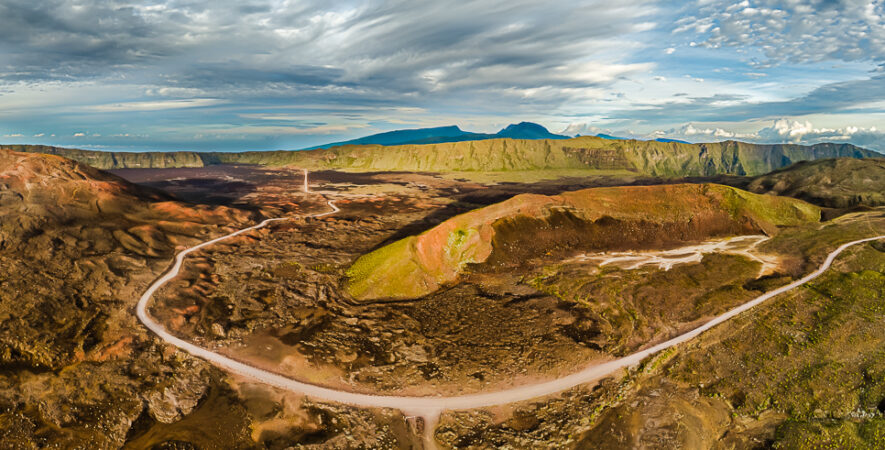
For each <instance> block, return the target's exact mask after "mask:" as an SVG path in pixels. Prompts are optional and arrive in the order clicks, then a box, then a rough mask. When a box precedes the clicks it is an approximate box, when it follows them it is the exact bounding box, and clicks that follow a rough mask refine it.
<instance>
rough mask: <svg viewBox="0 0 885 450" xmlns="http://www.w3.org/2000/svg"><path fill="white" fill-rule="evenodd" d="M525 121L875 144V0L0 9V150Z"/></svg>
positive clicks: (883, 54) (703, 137)
mask: <svg viewBox="0 0 885 450" xmlns="http://www.w3.org/2000/svg"><path fill="white" fill-rule="evenodd" d="M522 120H528V121H534V122H538V123H541V124H542V125H545V126H547V127H548V128H550V129H551V130H552V131H555V132H566V133H568V134H579V133H580V134H595V133H599V132H607V133H612V134H617V135H623V136H631V137H640V138H653V137H658V136H666V137H673V138H682V139H687V140H690V141H695V142H701V141H719V140H725V139H739V140H745V141H755V142H799V143H811V142H821V141H835V142H852V143H855V144H858V145H862V146H865V147H868V148H873V149H877V150H881V151H885V139H883V138H885V0H874V1H868V0H844V1H839V0H804V1H803V0H783V1H775V0H756V1H746V0H745V1H742V2H735V1H733V0H730V1H723V0H698V1H693V2H691V1H676V2H659V1H646V0H619V1H617V2H610V1H601V0H600V1H595V0H590V1H584V0H563V1H559V0H545V1H537V0H535V1H523V0H479V1H464V2H440V1H424V0H392V1H377V0H373V1H338V2H329V1H318V0H303V1H294V0H282V1H278V0H235V1H234V0H213V1H209V0H171V1H164V0H147V1H132V2H125V1H104V0H43V1H39V2H35V1H33V0H3V1H2V2H0V143H40V144H49V145H62V146H72V147H80V148H97V149H115V150H150V149H156V150H169V149H194V150H259V149H295V148H303V147H306V146H310V145H315V144H320V143H325V142H330V141H335V140H341V139H346V138H352V137H357V136H362V135H366V134H371V133H376V132H381V131H388V130H393V129H401V128H416V127H425V126H439V125H450V124H456V125H460V126H461V127H462V128H464V129H467V130H470V131H484V132H494V131H497V130H498V129H500V128H502V127H503V126H505V125H507V124H508V123H512V122H517V121H522Z"/></svg>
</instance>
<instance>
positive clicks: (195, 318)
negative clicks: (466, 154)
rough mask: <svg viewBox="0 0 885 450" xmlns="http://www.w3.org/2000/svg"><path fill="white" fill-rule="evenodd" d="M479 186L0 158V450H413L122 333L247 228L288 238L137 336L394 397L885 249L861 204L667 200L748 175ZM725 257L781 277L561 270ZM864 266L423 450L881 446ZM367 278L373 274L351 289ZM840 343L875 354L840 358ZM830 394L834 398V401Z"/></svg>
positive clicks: (841, 267)
mask: <svg viewBox="0 0 885 450" xmlns="http://www.w3.org/2000/svg"><path fill="white" fill-rule="evenodd" d="M599 157H600V158H603V157H604V158H608V159H606V161H609V160H610V159H612V158H614V156H613V155H608V156H606V155H601V156H599ZM609 162H610V164H620V163H619V162H618V161H615V160H611V161H609ZM600 164H601V163H600ZM121 177H122V178H121ZM471 178H472V180H471V179H468V178H462V177H459V176H449V175H439V174H434V173H405V172H361V173H349V172H338V171H332V170H327V171H318V172H311V174H310V183H311V188H312V191H313V192H312V193H304V192H302V191H301V187H302V181H303V174H302V172H301V171H300V170H298V169H296V168H285V167H280V168H269V167H261V166H249V165H212V166H208V167H202V168H172V169H121V170H118V171H114V175H111V174H109V173H106V172H101V171H97V170H95V169H91V168H89V167H87V166H83V165H81V164H78V163H74V162H72V161H69V160H65V159H63V158H60V157H56V156H46V155H39V154H27V155H26V154H19V153H14V152H6V151H3V152H0V217H2V218H3V220H2V224H0V274H2V276H0V322H2V328H0V330H2V331H0V346H2V347H0V442H2V443H4V444H5V443H12V445H11V447H14V448H29V447H30V448H37V447H82V448H117V447H129V448H293V447H294V448H419V447H420V446H421V444H420V440H421V439H420V436H418V435H417V434H416V433H415V429H414V428H413V423H412V422H410V421H408V420H407V418H405V417H403V415H402V414H401V413H400V412H398V411H392V410H364V409H358V408H352V407H346V406H341V405H332V404H324V403H318V402H315V401H311V400H310V399H306V398H303V397H302V396H299V395H297V394H295V393H290V392H284V391H280V390H278V389H276V388H272V387H268V386H266V385H263V384H260V383H256V382H253V381H250V380H247V379H241V378H238V377H233V376H230V375H228V374H226V373H224V372H223V371H220V370H218V369H216V368H214V367H212V366H211V365H209V364H207V363H205V362H203V361H202V360H200V359H196V358H193V357H191V356H189V355H187V354H186V353H183V352H180V351H177V350H176V349H175V348H174V347H171V346H168V345H164V344H162V343H160V342H159V341H157V340H156V339H155V338H154V337H152V336H151V335H150V334H149V333H148V332H147V331H145V329H144V328H143V327H142V326H141V325H140V324H139V323H138V322H137V320H136V319H135V317H134V314H133V310H134V306H135V302H136V299H137V298H138V297H139V296H140V294H141V292H142V291H143V290H144V289H145V288H146V287H147V285H148V284H149V283H150V281H152V280H153V279H154V278H156V277H157V276H159V275H160V274H161V273H162V272H163V270H164V269H165V268H166V267H168V265H169V262H170V261H171V259H172V257H173V255H174V253H175V252H176V251H178V250H180V249H182V248H184V247H186V246H189V245H193V244H195V243H197V242H201V241H205V240H208V239H211V238H212V237H215V236H219V235H222V234H225V233H226V232H230V231H232V230H234V229H238V228H243V227H245V226H248V225H251V224H254V223H255V222H257V221H259V220H260V219H262V218H266V217H281V216H282V217H292V218H293V220H291V221H286V222H281V223H277V224H274V225H271V226H270V227H267V228H263V229H260V230H257V231H254V232H251V233H248V234H245V235H241V236H239V237H236V238H233V239H229V240H226V241H223V242H221V243H219V244H216V245H214V246H212V247H209V248H207V249H205V250H202V251H200V252H199V253H196V254H194V255H193V256H192V257H188V260H187V263H186V266H185V268H184V269H183V270H182V272H181V275H180V276H179V277H178V278H176V279H175V280H174V281H173V282H171V283H169V284H168V285H166V286H165V287H164V288H163V289H161V291H160V292H159V293H158V296H157V299H156V300H155V301H154V303H153V304H152V306H151V308H150V312H151V314H152V315H153V316H154V317H156V318H157V319H158V320H159V321H160V322H162V323H163V324H164V326H166V327H167V328H168V329H169V330H170V331H171V332H173V333H174V334H176V335H178V336H180V337H182V338H185V339H187V340H189V341H192V342H195V343H197V344H199V345H201V346H203V347H205V348H209V349H212V350H213V351H216V352H218V353H223V354H226V355H229V356H232V357H234V358H235V359H238V360H242V361H246V362H249V363H251V364H253V365H255V366H258V367H261V368H264V369H268V370H271V371H274V372H278V373H281V374H284V375H288V376H291V377H293V378H296V379H299V380H302V381H307V382H311V383H315V384H320V385H324V386H331V387H336V388H340V389H344V390H350V391H357V392H384V393H397V394H403V395H426V394H454V393H464V392H479V391H487V390H496V389H501V388H504V387H507V386H512V385H519V384H525V383H530V382H534V381H538V380H543V379H549V378H554V377H557V376H561V375H564V374H568V373H572V372H574V371H576V370H578V369H579V368H581V367H584V366H586V365H587V364H589V363H592V362H594V361H603V360H607V359H611V358H613V357H617V356H623V355H626V354H629V353H631V352H633V351H636V350H638V349H641V348H644V347H647V346H649V345H650V344H651V343H655V342H661V341H663V340H666V339H668V338H669V337H672V336H675V335H678V334H680V333H682V332H684V331H686V330H688V329H691V328H693V327H694V326H696V325H697V324H699V323H702V322H704V321H705V320H707V319H709V318H710V317H713V316H715V315H716V314H719V313H721V312H722V311H725V310H727V309H728V308H730V307H733V306H736V305H738V304H740V303H742V302H744V301H746V300H749V299H751V298H753V297H755V296H757V295H759V294H760V293H762V292H764V291H767V290H769V289H772V288H773V287H777V286H780V285H784V284H787V283H789V282H790V281H792V280H794V279H796V278H799V277H801V276H802V275H803V274H805V273H807V272H808V271H810V270H811V269H812V268H813V267H816V265H817V264H819V263H820V260H821V258H822V257H823V256H824V255H826V253H828V252H829V251H831V250H832V249H833V248H834V247H835V246H836V245H838V243H841V242H846V241H848V240H851V239H856V238H859V237H866V236H869V235H872V234H875V233H879V234H882V232H883V230H885V215H883V214H882V211H881V210H880V209H878V210H877V209H873V208H870V207H867V210H866V211H861V212H854V213H851V214H847V215H843V216H841V217H839V218H838V219H836V220H835V221H830V222H825V223H822V222H820V220H821V219H820V217H821V216H820V210H819V209H818V208H817V207H815V206H812V205H810V204H808V203H805V202H802V201H797V200H793V199H790V198H785V197H775V196H771V195H764V196H757V195H754V194H750V193H747V192H744V191H741V190H738V189H734V188H730V187H726V186H722V185H718V184H684V182H686V181H690V182H692V183H695V182H709V181H719V182H728V184H732V185H738V186H746V185H747V184H748V183H750V182H751V181H752V180H750V179H747V178H725V179H723V178H717V179H710V178H705V179H692V180H685V179H661V178H652V177H646V176H640V175H635V174H617V175H599V174H596V175H592V174H591V175H587V176H580V177H572V176H564V177H560V178H554V179H551V180H546V181H545V180H539V181H532V182H518V181H517V182H514V181H506V182H499V181H490V180H483V179H481V178H476V177H471ZM831 178H833V177H831ZM124 179H125V180H128V181H124ZM834 179H841V178H834ZM131 182H134V183H137V185H136V184H132V183H131ZM757 185H762V182H759V183H757ZM784 192H785V193H787V191H784ZM839 195H840V198H841V197H844V195H845V194H844V193H843V192H842V191H841V190H840V191H839ZM797 196H800V195H797ZM326 198H328V199H335V201H336V204H337V205H338V206H339V207H340V208H341V212H339V213H337V214H334V215H331V216H327V217H323V218H314V219H303V218H299V216H301V215H304V214H308V213H314V212H320V211H326V210H327V206H326V204H325V199H326ZM803 198H808V199H811V200H812V201H813V202H814V200H815V198H816V197H812V196H805V197H803ZM822 203H825V202H817V204H818V205H821V206H831V205H836V203H831V204H822ZM859 204H860V205H861V206H863V205H864V204H863V201H862V200H861V201H860V203H859ZM839 205H841V204H839ZM855 206H857V204H853V205H852V207H855ZM837 214H844V211H842V210H840V212H838V213H837ZM736 234H739V235H740V234H743V235H746V234H754V235H758V234H766V235H768V236H769V237H770V239H769V240H767V241H765V242H764V243H762V244H760V246H759V248H758V252H759V254H760V255H767V256H771V257H772V258H773V259H774V260H776V261H778V265H777V267H776V268H775V269H774V270H773V271H770V273H767V274H765V275H764V276H761V277H760V273H759V272H760V270H759V269H760V262H759V261H756V260H753V259H750V258H748V257H746V256H744V255H740V254H725V253H722V254H709V255H705V256H704V257H703V259H702V260H701V261H700V262H696V263H691V264H679V265H676V266H674V267H673V268H671V269H670V270H666V271H665V270H661V269H659V268H656V267H650V266H649V267H640V268H637V269H626V268H623V267H618V266H614V265H613V266H599V265H598V264H597V263H595V262H593V261H592V260H589V259H582V258H580V257H579V256H581V255H583V254H586V253H593V254H605V252H611V251H615V250H619V251H627V252H631V251H641V250H643V249H674V248H681V247H683V246H687V245H691V244H697V243H698V242H700V241H704V240H707V239H717V238H721V237H726V236H730V235H736ZM422 242H423V243H422ZM403 243H406V244H408V245H404V244H403ZM413 244H414V246H411V245H413ZM877 245H878V244H872V245H867V246H863V247H861V248H858V249H857V250H853V251H851V252H848V254H847V256H846V257H845V258H844V261H842V260H840V261H841V262H839V263H838V264H837V266H834V267H835V268H836V269H834V270H833V273H832V274H828V275H826V276H824V277H822V278H821V279H820V281H815V282H814V283H813V285H812V286H811V287H809V288H808V289H801V290H797V292H795V293H792V294H789V295H785V296H784V297H783V298H782V299H779V300H778V301H775V302H773V303H772V304H771V305H768V306H761V307H759V309H758V311H756V310H754V311H755V312H753V313H752V314H748V315H747V316H742V317H740V318H739V319H737V321H736V324H735V325H734V326H731V325H728V326H725V325H723V326H720V327H717V328H715V329H714V330H713V331H712V332H710V333H707V334H704V335H702V336H701V338H700V339H698V340H697V342H693V343H691V344H687V345H685V346H680V347H678V348H676V349H673V350H672V351H667V352H665V353H663V354H661V355H659V356H657V357H654V358H652V359H651V360H650V361H647V362H646V363H644V364H643V365H642V366H641V367H640V368H638V369H635V370H631V371H627V372H625V373H621V374H618V375H616V376H614V377H612V378H608V379H606V380H603V381H602V382H600V383H599V384H597V385H595V386H583V387H579V388H576V389H573V390H571V391H568V392H565V393H563V394H561V395H557V396H553V397H550V398H546V399H538V400H536V401H532V402H524V403H521V404H516V405H505V406H501V407H499V408H493V409H488V410H478V411H463V412H447V413H445V414H444V415H443V417H442V420H441V422H440V424H439V425H438V426H437V427H436V428H435V429H434V430H433V433H432V435H433V436H434V440H435V442H436V445H438V446H440V447H443V448H500V447H509V448H550V447H551V445H554V444H555V445H558V446H561V447H563V448H625V447H627V448H629V447H636V448H675V447H683V448H710V447H715V448H747V447H753V446H759V445H774V444H778V445H783V446H786V447H787V448H795V447H800V448H801V445H792V444H791V443H795V442H799V440H801V439H805V438H806V437H807V436H814V435H818V436H819V435H821V433H831V434H832V433H837V432H843V431H844V430H848V431H844V433H848V434H845V435H846V436H848V437H846V438H844V439H855V436H861V437H860V438H857V439H865V438H863V436H867V435H871V436H877V435H876V434H875V433H877V432H879V431H877V430H879V429H880V428H876V427H879V426H880V425H878V424H877V422H874V420H876V419H875V418H873V419H869V418H866V417H867V416H864V415H863V414H868V413H869V414H873V415H875V411H881V409H882V407H881V405H880V404H879V402H880V401H881V397H882V395H881V393H882V392H885V391H883V390H882V389H881V383H880V382H878V381H875V380H880V379H881V374H882V371H881V367H885V366H882V364H881V355H880V354H881V352H880V351H878V350H876V349H877V348H881V346H878V347H877V345H878V344H877V343H879V341H880V340H881V339H880V336H879V334H881V333H878V334H877V333H876V332H875V330H877V329H880V328H877V327H880V326H881V321H882V319H881V318H882V317H885V316H882V315H881V314H880V312H881V311H879V309H881V308H880V307H879V306H877V305H876V303H875V300H877V299H881V292H882V291H883V285H882V284H881V280H882V275H881V272H883V271H885V266H883V264H885V259H883V258H885V257H883V256H882V255H885V253H883V250H885V247H881V246H877ZM453 249H460V250H461V251H455V252H452V251H451V250H453ZM400 256H403V257H400ZM366 258H368V259H366ZM361 260H362V262H360V261H361ZM360 267H363V268H366V267H369V268H374V270H371V271H369V275H370V276H371V278H366V276H364V275H360V271H359V270H354V268H357V269H359V268H360ZM379 267H380V268H381V269H379ZM404 268H405V270H404ZM416 268H417V269H416ZM439 273H443V274H444V275H445V276H444V277H437V275H439ZM391 274H393V275H394V277H393V278H392V279H391V278H385V276H389V275H391ZM400 275H403V276H400ZM412 276H417V278H408V277H412ZM367 279H368V280H369V281H368V282H366V281H365V280H367ZM414 279H419V280H425V281H422V282H421V283H415V282H414V281H413V280H414ZM361 280H362V281H361ZM847 280H854V281H852V282H851V283H848V281H847ZM361 282H363V283H364V284H365V286H368V288H366V289H360V288H359V286H360V283H361ZM415 285H419V286H422V288H421V289H419V290H415V291H409V292H405V294H404V293H403V292H404V291H403V290H402V289H401V288H402V287H403V286H415ZM877 289H878V291H877ZM391 293H392V294H391ZM834 299H837V300H834ZM838 299H841V300H838ZM876 308H879V309H876ZM840 324H848V325H847V328H842V327H840ZM855 335H856V336H859V337H852V336H855ZM856 339H863V340H866V341H868V342H869V345H866V344H864V345H860V344H857V345H854V344H853V345H851V346H848V347H850V348H851V349H852V350H851V351H848V352H846V351H840V349H843V348H846V345H837V344H836V343H838V342H855V341H854V340H856ZM772 361H778V362H772ZM781 361H783V362H781ZM855 375H857V376H855ZM840 377H841V378H840ZM828 380H830V381H832V380H841V381H840V383H842V384H844V385H845V386H844V389H845V390H841V391H840V390H835V391H834V390H826V388H825V386H827V383H828V382H829V381H828ZM871 380H872V381H871ZM839 392H851V394H850V395H848V396H844V395H843V396H842V397H843V399H842V400H839V399H838V398H837V397H839V395H837V394H838V393H839ZM794 398H802V399H804V400H801V401H800V400H793V399H794ZM882 403H883V404H885V402H882ZM877 408H879V409H878V410H877ZM858 414H860V415H858ZM879 414H880V415H881V412H880V413H879ZM821 430H823V431H821ZM833 430H836V431H833ZM839 430H842V431H839ZM815 433H817V434H815ZM844 433H843V434H844ZM850 433H854V434H850ZM864 433H866V434H864ZM870 433H872V434H870ZM839 436H841V435H839ZM868 441H869V440H867V441H864V440H857V441H856V442H861V443H863V442H868ZM833 442H840V441H833ZM844 442H855V441H849V440H845V441H844ZM855 448H862V447H858V446H855Z"/></svg>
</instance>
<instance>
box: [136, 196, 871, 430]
mask: <svg viewBox="0 0 885 450" xmlns="http://www.w3.org/2000/svg"><path fill="white" fill-rule="evenodd" d="M328 204H329V206H330V207H331V208H332V210H331V211H328V212H325V213H321V214H314V215H312V216H308V217H323V216H327V215H330V214H334V213H336V212H338V211H339V209H338V207H337V206H335V202H334V201H331V200H330V201H328ZM282 220H288V219H287V218H276V219H267V220H265V221H263V222H261V223H259V224H257V225H254V226H251V227H248V228H244V229H242V230H239V231H236V232H233V233H231V234H228V235H226V236H222V237H219V238H216V239H212V240H211V241H207V242H204V243H202V244H199V245H197V246H195V247H191V248H189V249H187V250H184V251H182V252H181V253H179V254H178V255H176V257H175V263H174V264H173V266H172V268H171V269H170V270H169V271H168V272H166V274H164V275H163V276H161V277H160V278H159V279H157V280H156V281H155V282H154V283H153V284H151V286H150V287H149V288H148V289H147V291H145V293H144V294H143V295H142V296H141V298H140V299H139V300H138V306H137V307H136V313H137V315H138V319H139V320H140V321H141V322H142V323H143V324H144V325H145V326H146V327H147V328H149V329H150V330H151V331H153V332H154V333H156V334H157V336H159V338H160V339H162V340H163V341H165V342H167V343H169V344H172V345H174V346H176V347H178V348H179V349H181V350H184V351H186V352H188V353H190V354H191V355H194V356H196V357H198V358H202V359H205V360H206V361H209V362H210V363H212V364H214V365H216V366H218V367H221V368H223V369H225V370H228V371H230V372H232V373H236V374H238V375H242V376H246V377H250V378H253V379H255V380H257V381H260V382H263V383H266V384H269V385H272V386H276V387H278V388H280V389H285V390H289V391H292V392H296V393H300V394H304V395H307V396H309V397H312V398H315V399H318V400H324V401H332V402H338V403H344V404H349V405H353V406H359V407H367V408H394V409H398V410H400V411H402V412H403V413H404V414H406V415H409V416H419V417H423V418H424V420H425V424H426V425H425V428H430V429H432V428H433V427H432V425H433V424H434V423H435V422H436V420H437V419H438V417H439V414H440V412H442V411H443V410H466V409H474V408H483V407H489V406H495V405H502V404H507V403H513V402H519V401H524V400H530V399H534V398H538V397H544V396H548V395H551V394H556V393H559V392H562V391H565V390H567V389H570V388H573V387H575V386H578V385H581V384H585V383H590V382H594V381H597V380H599V379H601V378H604V377H606V376H608V375H611V374H613V373H615V372H617V371H619V370H622V369H624V368H627V367H631V366H635V365H637V364H639V363H640V362H641V361H642V360H643V359H645V358H647V357H648V356H651V355H653V354H655V353H658V352H660V351H662V350H666V349H668V348H670V347H673V346H675V345H678V344H681V343H684V342H687V341H689V340H691V339H693V338H694V337H696V336H698V335H699V334H701V333H703V332H704V331H706V330H709V329H710V328H713V327H715V326H716V325H719V324H721V323H723V322H725V321H727V320H729V319H731V318H732V317H735V316H737V315H738V314H741V313H743V312H745V311H748V310H749V309H751V308H753V307H755V306H757V305H759V304H761V303H763V302H765V301H766V300H769V299H771V298H772V297H775V296H777V295H779V294H782V293H784V292H787V291H790V290H792V289H795V288H797V287H799V286H801V285H803V284H805V283H807V282H809V281H811V280H813V279H815V278H817V277H819V276H820V275H821V274H823V273H824V272H825V271H826V270H827V269H828V268H829V267H830V265H832V264H833V261H834V260H835V259H836V257H837V256H839V254H840V253H842V252H843V251H845V249H847V248H849V247H851V246H854V245H858V244H862V243H865V242H870V241H875V240H878V239H883V238H885V235H883V236H876V237H871V238H867V239H859V240H856V241H852V242H848V243H846V244H843V245H841V246H840V247H839V248H837V249H836V250H833V252H831V253H830V254H829V255H828V256H827V259H826V260H825V261H824V262H823V264H821V266H820V267H819V268H818V269H817V270H816V271H814V272H812V273H810V274H808V275H806V276H805V277H803V278H801V279H799V280H796V281H794V282H792V283H790V284H788V285H786V286H783V287H780V288H777V289H774V290H772V291H769V292H766V293H765V294H763V295H760V296H759V297H756V298H755V299H753V300H751V301H749V302H747V303H744V304H742V305H741V306H738V307H736V308H734V309H731V310H730V311H728V312H725V313H724V314H721V315H719V316H717V317H716V318H714V319H712V320H710V321H709V322H707V323H705V324H704V325H701V326H699V327H697V328H695V329H693V330H691V331H689V332H687V333H685V334H681V335H679V336H676V337H674V338H672V339H670V340H668V341H666V342H662V343H660V344H657V345H655V346H653V347H650V348H647V349H645V350H641V351H638V352H636V353H633V354H631V355H629V356H625V357H623V358H619V359H615V360H612V361H608V362H605V363H601V364H595V365H592V366H590V367H587V368H585V369H583V370H581V371H579V372H576V373H573V374H571V375H568V376H564V377H562V378H557V379H555V380H550V381H545V382H541V383H536V384H530V385H525V386H518V387H514V388H510V389H504V390H499V391H494V392H485V393H476V394H468V395H458V396H449V397H443V396H426V397H402V396H395V395H371V394H359V393H354V392H349V391H342V390H337V389H330V388H325V387H322V386H317V385H313V384H309V383H304V382H301V381H298V380H295V379H292V378H288V377H284V376H282V375H279V374H276V373H273V372H269V371H267V370H262V369H259V368H256V367H252V366H250V365H248V364H245V363H242V362H240V361H236V360H234V359H231V358H229V357H227V356H224V355H220V354H218V353H215V352H212V351H210V350H207V349H205V348H202V347H199V346H197V345H195V344H193V343H191V342H188V341H185V340H183V339H180V338H178V337H175V336H173V335H172V334H170V333H169V332H168V331H167V330H166V329H165V328H164V327H163V326H162V325H160V324H159V323H157V322H156V321H155V320H154V319H153V318H152V317H151V316H150V315H149V314H148V312H147V306H148V303H149V302H150V300H151V297H153V295H154V293H156V292H157V290H158V289H160V287H162V286H163V285H164V284H166V283H168V282H169V281H170V280H172V279H173V278H175V277H176V276H177V275H178V273H179V271H180V270H181V267H182V264H183V263H184V258H185V257H187V255H189V254H191V253H193V252H195V251H197V250H200V249H202V248H205V247H208V246H210V245H212V244H215V243H217V242H220V241H223V240H225V239H228V238H230V237H233V236H237V235H240V234H243V233H248V232H249V231H252V230H255V229H258V228H261V227H264V226H266V225H268V224H270V223H273V222H278V221H282ZM427 431H430V430H427Z"/></svg>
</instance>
